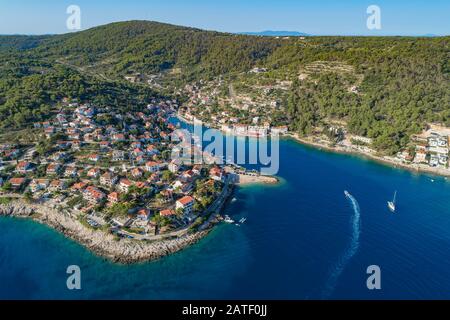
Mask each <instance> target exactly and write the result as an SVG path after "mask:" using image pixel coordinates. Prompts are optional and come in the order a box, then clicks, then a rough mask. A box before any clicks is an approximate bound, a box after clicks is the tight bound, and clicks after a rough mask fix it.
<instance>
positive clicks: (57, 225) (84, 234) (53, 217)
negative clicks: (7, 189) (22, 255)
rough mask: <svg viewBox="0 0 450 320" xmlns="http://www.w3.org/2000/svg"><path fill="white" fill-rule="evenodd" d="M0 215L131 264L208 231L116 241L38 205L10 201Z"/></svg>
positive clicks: (191, 241)
mask: <svg viewBox="0 0 450 320" xmlns="http://www.w3.org/2000/svg"><path fill="white" fill-rule="evenodd" d="M0 216H9V217H16V218H29V219H33V220H34V221H36V222H39V223H42V224H45V225H47V226H50V227H52V228H53V229H55V230H57V231H59V232H61V233H62V234H64V236H65V237H67V238H69V239H71V240H74V241H76V242H78V243H80V244H82V245H83V246H85V247H86V248H87V249H89V250H90V251H92V252H93V253H95V254H96V255H98V256H101V257H104V258H106V259H108V260H110V261H112V262H116V263H121V264H132V263H138V262H145V261H151V260H156V259H160V258H162V257H164V256H167V255H169V254H172V253H175V252H178V251H180V250H182V249H184V248H186V247H188V246H190V245H192V244H194V243H196V242H198V241H199V240H200V239H202V238H203V237H204V236H206V235H207V234H208V233H209V229H206V230H202V231H198V232H194V233H187V234H185V235H183V236H181V237H178V238H173V239H164V240H160V241H155V242H146V241H140V240H133V239H119V240H118V239H117V238H116V237H115V236H114V235H112V234H110V233H106V232H104V231H102V230H93V229H90V228H88V227H86V226H84V225H83V224H82V223H81V222H79V221H78V220H77V219H74V218H71V217H69V216H67V215H65V214H62V213H59V212H57V211H56V210H54V209H51V208H48V207H46V206H45V205H40V204H28V203H25V202H24V201H22V200H14V201H11V202H10V203H8V204H0Z"/></svg>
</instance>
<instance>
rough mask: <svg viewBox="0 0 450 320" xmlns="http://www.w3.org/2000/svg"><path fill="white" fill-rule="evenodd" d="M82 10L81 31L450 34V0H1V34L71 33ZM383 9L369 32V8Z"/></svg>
mask: <svg viewBox="0 0 450 320" xmlns="http://www.w3.org/2000/svg"><path fill="white" fill-rule="evenodd" d="M72 4H75V5H78V6H79V7H80V8H81V28H82V29H88V28H90V27H93V26H97V25H102V24H106V23H109V22H114V21H124V20H136V19H137V20H154V21H160V22H167V23H173V24H178V25H185V26H193V27H198V28H202V29H208V30H217V31H227V32H244V31H263V30H288V31H300V32H306V33H309V34H314V35H338V34H339V35H424V34H437V35H449V34H450V22H449V21H450V18H449V14H450V1H449V0H429V1H426V0H409V1H408V0H370V1H365V0H260V1H255V0H224V1H220V2H219V1H217V0H121V1H117V0H107V1H106V0H90V1H88V0H71V1H66V0H53V1H50V0H39V1H36V0H0V34H48V33H66V32H69V30H68V29H67V28H66V20H67V18H68V14H67V13H66V8H67V7H68V6H69V5H72ZM372 4H375V5H378V6H379V7H380V9H381V26H382V28H381V30H368V29H367V27H366V20H367V17H368V14H367V13H366V9H367V7H368V6H369V5H372Z"/></svg>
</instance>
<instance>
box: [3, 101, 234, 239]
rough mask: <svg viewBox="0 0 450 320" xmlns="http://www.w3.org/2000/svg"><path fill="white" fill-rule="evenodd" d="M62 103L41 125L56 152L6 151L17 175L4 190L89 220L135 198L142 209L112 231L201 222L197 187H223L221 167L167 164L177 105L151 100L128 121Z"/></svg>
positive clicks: (6, 178) (6, 179)
mask: <svg viewBox="0 0 450 320" xmlns="http://www.w3.org/2000/svg"><path fill="white" fill-rule="evenodd" d="M63 103H64V104H65V108H62V109H61V110H62V111H61V112H60V113H58V114H57V115H56V116H55V118H54V119H52V120H49V121H46V122H42V123H36V124H35V128H40V129H41V130H42V133H43V136H45V137H46V139H50V141H52V142H53V145H51V147H50V148H48V149H46V150H44V151H40V152H37V151H36V150H37V149H38V147H37V145H36V146H24V147H22V148H21V147H17V146H15V145H7V144H5V145H1V146H0V154H1V158H0V160H3V159H5V160H6V161H9V162H10V165H11V164H14V170H12V171H10V172H8V173H6V174H3V173H2V174H1V175H0V177H1V182H0V183H1V184H0V186H1V185H5V184H6V183H7V184H8V188H9V190H8V191H10V192H14V191H16V192H17V191H20V192H29V193H31V195H32V197H34V198H36V199H40V200H42V199H51V198H53V197H54V196H55V194H56V195H58V194H64V195H65V196H66V197H65V204H67V203H71V204H72V205H73V207H74V209H76V210H79V211H81V212H83V213H86V214H93V213H96V212H97V213H98V212H107V211H108V210H109V209H110V208H113V207H114V206H116V205H121V204H124V203H126V202H127V201H130V198H131V199H132V200H134V202H133V203H136V207H133V208H131V209H129V210H128V212H127V213H134V216H131V218H130V215H128V214H127V215H125V219H126V220H127V221H128V223H127V221H122V222H121V221H119V220H120V219H114V225H116V226H117V225H118V226H121V227H123V226H129V225H130V221H131V225H135V226H141V227H142V226H144V225H145V226H146V227H145V228H144V229H145V230H147V231H148V230H150V229H149V228H148V225H150V224H151V223H152V222H151V218H152V217H154V216H161V217H164V218H166V219H169V220H170V219H171V218H174V219H181V220H182V221H184V222H185V223H186V224H188V223H190V222H192V221H193V220H195V218H196V215H198V214H199V212H194V211H195V210H194V204H195V203H196V201H202V200H203V199H196V197H200V196H199V194H200V193H196V188H197V187H198V184H199V183H198V181H199V180H201V181H202V182H205V183H207V182H211V183H223V182H224V181H225V173H224V171H223V168H221V167H216V166H212V167H211V166H203V165H193V166H192V165H184V164H183V163H182V162H181V161H180V160H177V159H175V160H171V159H169V158H168V157H167V154H168V155H169V156H170V152H168V151H170V150H171V149H172V148H173V147H174V146H175V144H174V143H173V142H171V139H170V136H171V133H172V132H173V131H174V130H175V129H176V127H175V126H174V125H173V124H171V123H170V122H169V121H168V119H169V117H170V115H171V114H172V112H173V111H174V109H175V108H176V101H156V100H153V101H151V103H150V104H148V105H147V107H146V108H145V109H144V110H142V111H134V112H132V111H128V112H124V113H120V112H119V111H115V110H114V109H113V108H109V107H97V106H94V105H91V104H89V103H86V104H79V103H77V102H74V101H67V100H65V101H63ZM175 143H176V142H175ZM1 163H3V162H2V161H0V164H1ZM4 191H5V190H4V188H3V192H4ZM133 223H134V224H133ZM152 230H156V228H153V229H152Z"/></svg>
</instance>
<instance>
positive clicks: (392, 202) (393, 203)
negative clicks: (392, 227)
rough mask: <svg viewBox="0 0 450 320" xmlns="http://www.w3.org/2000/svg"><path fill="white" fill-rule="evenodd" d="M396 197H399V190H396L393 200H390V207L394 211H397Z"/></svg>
mask: <svg viewBox="0 0 450 320" xmlns="http://www.w3.org/2000/svg"><path fill="white" fill-rule="evenodd" d="M396 199H397V191H395V193H394V199H393V200H392V201H388V208H389V210H391V211H392V212H395V209H396V206H395V201H396Z"/></svg>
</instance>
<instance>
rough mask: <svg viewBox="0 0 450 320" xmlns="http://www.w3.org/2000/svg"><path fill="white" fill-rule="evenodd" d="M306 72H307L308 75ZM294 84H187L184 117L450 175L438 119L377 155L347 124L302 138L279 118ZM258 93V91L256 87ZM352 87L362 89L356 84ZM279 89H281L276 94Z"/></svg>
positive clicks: (447, 136)
mask: <svg viewBox="0 0 450 320" xmlns="http://www.w3.org/2000/svg"><path fill="white" fill-rule="evenodd" d="M267 71H268V70H267V69H264V68H254V69H252V70H250V71H249V72H248V74H249V75H250V77H256V76H261V75H263V74H265V73H266V72H267ZM303 76H304V77H306V76H307V74H306V73H305V74H303ZM289 85H290V83H289V82H287V81H285V82H283V81H279V80H277V81H276V82H274V81H271V82H270V83H267V84H265V85H259V84H258V85H256V86H254V87H253V88H252V90H253V91H252V92H247V94H243V93H241V94H237V93H236V90H235V89H234V88H233V86H232V84H230V83H229V82H227V81H225V80H223V79H222V78H218V79H215V80H213V81H209V82H206V81H200V82H198V83H194V84H190V85H186V86H185V87H184V89H183V90H179V92H178V94H180V95H181V94H183V95H187V96H188V97H189V99H188V100H187V102H186V103H184V104H183V105H181V107H180V108H179V116H180V117H181V118H183V119H184V120H185V121H187V122H191V123H194V122H202V123H204V124H205V125H206V126H208V127H213V128H217V129H219V130H221V131H222V132H224V133H225V134H230V135H235V136H246V137H270V136H273V135H276V136H286V137H292V138H294V139H296V140H298V141H300V142H302V143H306V144H310V145H314V146H316V147H320V148H325V149H329V150H334V151H338V152H344V153H358V154H363V155H366V156H369V157H371V158H373V159H375V160H380V161H382V162H386V163H389V164H391V165H395V166H402V167H405V168H408V169H412V170H416V171H424V172H430V173H435V174H440V175H445V176H449V175H450V168H449V166H450V160H449V152H450V150H449V144H450V129H449V128H446V127H445V126H441V125H438V124H429V125H428V128H427V129H426V130H424V132H423V133H422V134H419V135H414V136H412V137H411V138H410V143H409V144H408V146H407V148H405V149H404V150H402V151H401V152H398V153H397V154H396V155H395V156H387V155H378V153H377V152H376V150H374V149H373V148H371V144H372V139H370V138H368V137H363V136H357V135H352V134H350V133H348V132H347V130H346V127H345V124H342V123H338V124H333V121H330V124H329V125H328V126H326V127H324V128H317V129H316V130H315V133H314V134H313V135H311V136H308V137H300V136H298V135H297V134H296V133H295V132H291V131H290V130H289V128H288V125H287V124H288V121H287V120H286V119H283V118H282V117H274V115H276V114H277V113H281V114H282V113H283V108H284V106H283V101H285V100H283V97H284V96H283V92H284V91H286V90H287V89H288V87H289ZM255 90H256V91H258V92H256V91H255ZM349 91H351V92H354V93H355V94H357V87H356V86H352V87H350V88H349ZM274 92H276V94H273V93H274Z"/></svg>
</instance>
